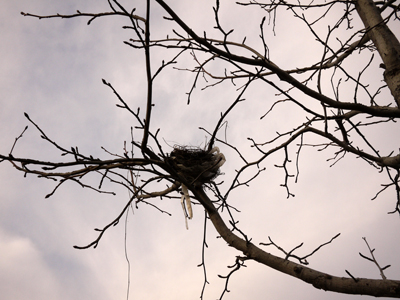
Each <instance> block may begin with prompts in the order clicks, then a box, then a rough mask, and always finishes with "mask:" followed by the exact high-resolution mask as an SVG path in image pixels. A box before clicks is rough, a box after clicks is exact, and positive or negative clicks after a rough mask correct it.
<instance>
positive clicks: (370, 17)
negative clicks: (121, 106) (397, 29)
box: [356, 0, 400, 107]
mask: <svg viewBox="0 0 400 300" xmlns="http://www.w3.org/2000/svg"><path fill="white" fill-rule="evenodd" d="M356 10H357V13H358V15H359V16H360V18H361V20H362V22H363V23H364V26H365V29H366V30H367V34H368V36H369V38H370V39H371V40H372V42H373V43H374V45H375V47H376V48H377V50H378V52H379V55H380V56H381V58H382V61H383V63H384V66H385V72H384V73H383V76H384V79H385V82H386V83H387V85H388V87H389V89H390V91H391V93H392V95H393V97H394V99H395V101H396V103H397V107H400V43H399V40H398V39H397V38H396V36H395V35H394V34H393V32H392V31H391V30H390V29H389V27H388V26H387V25H386V23H385V22H384V21H383V19H382V16H381V13H380V11H379V9H378V7H377V6H376V5H375V3H374V2H373V1H372V0H356Z"/></svg>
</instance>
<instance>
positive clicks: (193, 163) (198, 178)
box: [167, 146, 220, 185]
mask: <svg viewBox="0 0 400 300" xmlns="http://www.w3.org/2000/svg"><path fill="white" fill-rule="evenodd" d="M219 160H220V157H219V156H218V153H210V152H208V151H206V150H203V149H201V148H198V147H186V146H175V147H174V150H173V151H172V152H171V153H170V155H169V157H168V158H167V162H168V163H169V164H170V166H171V167H172V168H173V169H174V170H175V171H176V172H177V173H178V174H179V175H180V176H182V177H184V178H185V179H186V180H187V181H188V182H189V183H191V184H194V185H202V184H204V183H209V182H210V181H212V180H213V179H214V178H215V177H217V176H218V175H219V174H220V171H219V164H218V163H219Z"/></svg>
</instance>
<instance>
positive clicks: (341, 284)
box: [193, 188, 400, 298]
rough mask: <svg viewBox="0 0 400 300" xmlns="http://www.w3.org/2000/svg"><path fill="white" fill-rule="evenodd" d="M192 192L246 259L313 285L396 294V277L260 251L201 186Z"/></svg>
mask: <svg viewBox="0 0 400 300" xmlns="http://www.w3.org/2000/svg"><path fill="white" fill-rule="evenodd" d="M193 193H194V195H195V196H196V197H197V199H198V200H199V201H200V203H201V204H202V205H203V206H204V208H205V209H206V210H207V213H208V215H209V217H210V220H211V222H212V223H213V225H214V227H215V228H216V230H217V231H218V233H219V234H220V236H221V237H222V238H223V239H224V240H225V241H226V242H227V243H228V244H229V246H231V247H234V248H235V249H237V250H238V251H241V252H243V254H244V255H246V257H248V258H249V259H253V260H255V261H257V262H259V263H261V264H264V265H266V266H268V267H270V268H273V269H275V270H277V271H280V272H282V273H285V274H287V275H290V276H293V277H296V278H298V279H300V280H303V281H304V282H307V283H309V284H311V285H313V286H314V287H315V288H317V289H322V290H325V291H332V292H337V293H344V294H358V295H370V296H375V297H392V298H400V281H398V280H378V279H365V278H346V277H336V276H332V275H329V274H326V273H323V272H319V271H316V270H313V269H310V268H308V267H305V266H303V265H300V264H298V263H295V262H292V261H289V260H285V259H283V258H280V257H278V256H275V255H272V254H270V253H267V252H265V251H263V250H262V249H260V248H258V247H257V246H256V245H254V244H252V243H250V242H248V241H247V242H246V241H245V240H243V239H242V238H240V237H238V236H237V235H236V234H234V233H233V232H232V231H231V230H230V229H229V228H228V227H227V226H226V224H225V222H224V221H223V220H222V218H221V216H220V214H219V213H218V211H217V209H216V208H215V207H214V205H213V204H212V202H211V200H210V199H209V198H208V196H207V195H206V193H205V192H204V190H203V189H202V188H197V189H195V190H193Z"/></svg>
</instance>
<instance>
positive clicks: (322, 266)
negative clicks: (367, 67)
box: [0, 0, 400, 300]
mask: <svg viewBox="0 0 400 300" xmlns="http://www.w3.org/2000/svg"><path fill="white" fill-rule="evenodd" d="M135 2H137V3H135ZM142 2H143V1H123V2H121V3H124V4H125V5H126V6H127V7H133V5H138V6H137V8H138V9H137V12H136V13H137V14H138V15H143V8H142V6H143V3H142ZM169 3H171V5H172V7H173V8H175V9H176V11H177V12H178V13H179V14H181V15H182V16H183V17H184V18H185V20H187V22H188V23H189V24H190V26H191V27H192V28H193V29H194V30H196V31H198V32H199V33H202V32H203V30H207V32H213V31H212V30H213V29H212V27H213V24H212V20H213V11H212V6H213V4H214V2H213V1H208V0H207V1H190V3H189V1H178V0H174V1H170V2H169ZM153 7H154V21H153V23H152V28H153V31H152V37H154V38H162V37H165V34H166V33H167V29H168V27H164V26H163V24H164V23H163V22H165V21H162V19H161V18H160V17H161V16H162V15H163V14H162V12H161V9H160V8H159V7H157V6H156V4H153ZM76 10H80V11H81V12H102V11H109V10H110V9H109V7H108V4H107V1H93V0H86V1H82V0H74V1H69V0H68V1H55V0H52V1H51V0H47V1H46V0H29V1H28V0H19V1H3V3H2V9H1V10H0V14H1V16H0V32H1V34H0V39H1V42H0V54H1V55H0V57H1V58H0V59H1V68H0V78H1V80H0V90H1V97H0V103H1V109H0V122H1V126H0V137H1V143H0V153H2V154H7V153H9V151H10V149H11V147H12V145H13V143H14V141H15V138H16V137H17V136H19V135H20V133H21V132H22V131H23V129H24V128H25V126H26V125H29V128H28V130H27V131H26V132H25V133H24V136H23V138H21V139H20V140H19V141H18V143H17V144H16V146H15V149H14V151H13V154H14V156H18V157H30V158H35V159H43V160H58V159H60V153H59V152H57V150H56V149H54V147H52V145H50V144H49V143H46V141H44V140H43V139H41V138H40V134H39V132H38V131H37V130H36V129H35V128H34V126H32V125H31V124H30V123H29V122H28V120H27V119H26V118H25V117H24V113H25V112H26V113H27V114H29V116H30V118H31V119H32V120H34V121H35V122H36V123H37V124H38V125H40V127H41V128H42V129H43V130H44V131H45V133H46V134H47V135H48V136H49V137H51V138H52V139H54V140H55V141H57V143H59V144H60V145H63V146H64V147H66V148H69V147H75V146H78V147H79V149H80V151H81V152H82V153H86V154H91V155H93V156H94V157H100V158H109V157H110V156H109V155H108V154H107V153H106V152H105V151H104V150H102V147H104V148H105V149H107V151H109V152H111V153H119V154H121V153H123V147H124V141H128V142H129V140H130V134H131V133H130V127H131V126H135V125H136V124H135V120H134V118H133V117H132V116H131V115H130V114H129V113H128V112H127V111H125V110H123V109H120V108H118V107H117V106H116V104H118V100H117V99H116V97H115V96H114V95H113V93H112V92H111V91H110V89H108V88H107V87H106V86H104V85H103V84H102V79H103V78H104V79H105V80H107V81H108V82H111V83H112V84H113V86H114V87H115V88H116V89H117V90H118V92H119V93H120V94H121V95H122V96H123V97H124V99H125V100H126V101H127V103H129V105H131V106H132V107H133V108H136V107H139V106H143V105H144V104H145V99H146V89H145V87H146V81H145V73H144V69H143V67H144V64H143V53H142V52H140V51H138V50H134V49H132V48H131V47H129V46H127V45H125V44H124V43H123V41H124V40H129V38H132V37H133V33H132V32H131V31H129V30H123V29H122V28H121V27H122V26H124V25H129V23H127V21H125V20H123V19H121V18H117V17H108V18H100V19H98V20H95V21H93V23H92V24H91V25H90V26H87V25H86V23H87V19H85V18H75V19H67V20H64V19H63V20H61V19H45V20H38V19H35V18H31V17H23V16H22V15H21V14H20V12H21V11H24V12H29V13H33V14H35V13H37V14H43V15H45V14H54V13H65V14H71V13H74V12H75V11H76ZM262 16H263V12H262V11H261V10H258V9H256V8H246V9H243V7H237V6H234V5H229V6H228V5H225V4H222V5H221V24H223V26H225V27H226V28H235V32H234V33H233V34H232V36H233V38H234V39H236V40H237V41H240V42H241V41H242V40H243V36H244V35H248V39H247V41H248V43H249V44H250V45H252V46H254V47H258V49H260V47H261V43H260V41H259V39H258V35H259V23H260V20H261V18H262ZM353 19H354V25H358V26H359V25H360V24H359V21H358V20H357V16H356V15H353ZM288 20H290V22H292V23H290V22H289V21H288ZM267 21H268V20H267ZM288 24H290V26H289V25H288ZM299 24H301V23H296V21H293V19H286V15H284V14H283V11H282V14H281V13H279V14H278V15H277V21H276V27H275V32H276V36H275V35H274V34H273V30H272V26H271V25H270V26H269V27H266V30H265V31H266V37H267V41H268V45H269V48H270V56H271V59H272V60H273V61H274V62H276V63H277V64H278V65H280V66H282V68H294V67H302V66H306V65H307V63H310V62H314V61H315V57H316V55H317V57H319V56H318V55H319V54H320V50H321V49H320V48H319V47H317V46H316V47H310V46H309V45H311V44H309V43H308V42H306V41H313V37H312V36H311V35H310V34H309V32H308V31H307V30H306V28H305V27H304V25H299ZM319 29H320V30H321V32H324V30H326V27H324V26H323V25H321V28H319ZM214 32H215V31H214ZM346 34H348V33H346V32H345V33H344V35H346ZM396 34H397V36H399V32H396ZM215 36H217V37H220V36H218V33H215ZM152 57H153V58H154V61H153V63H154V64H153V66H152V67H153V70H155V69H156V67H157V65H159V64H160V63H161V61H162V60H163V59H165V60H167V59H168V58H171V57H172V54H170V53H169V52H168V53H165V52H164V50H163V49H155V50H154V51H153V52H152ZM365 59H366V58H365V57H364V58H362V59H361V60H360V61H358V60H357V59H355V60H354V61H353V63H352V64H351V66H352V67H353V68H354V70H352V71H354V72H358V71H357V70H359V68H360V66H362V64H363V63H365ZM367 60H368V59H367ZM379 63H380V61H379V58H378V57H376V58H375V59H374V61H373V64H375V66H377V65H379ZM185 66H186V68H187V67H188V66H193V59H192V58H191V57H190V56H186V57H183V58H182V60H180V62H179V64H178V65H177V66H176V67H178V68H179V67H181V68H185ZM210 70H211V71H213V72H219V73H221V72H222V71H221V69H219V66H218V65H217V64H215V65H212V66H210ZM376 70H380V71H382V69H379V68H375V71H371V72H369V73H368V72H367V73H366V74H365V75H363V76H366V77H367V78H366V79H367V81H368V82H369V81H370V82H371V85H373V84H375V85H377V86H379V85H381V84H382V82H381V79H382V74H381V73H378V72H376ZM193 78H194V75H193V74H192V73H190V72H185V71H177V70H173V69H172V68H169V69H167V70H166V71H165V72H164V73H162V74H161V75H160V76H159V77H158V78H157V80H156V81H155V91H154V102H155V107H154V110H153V112H154V114H153V119H152V129H153V130H154V129H156V128H161V131H160V136H161V137H162V139H161V141H162V146H163V149H164V150H165V151H166V152H169V151H171V150H172V146H173V145H175V144H180V145H191V146H204V144H205V142H206V139H207V136H206V134H205V132H204V131H202V130H199V129H198V128H199V127H200V126H202V127H204V128H206V129H208V130H212V129H213V128H214V126H215V124H216V122H217V121H218V118H219V115H220V113H221V112H223V111H225V110H226V109H227V107H228V106H229V105H230V103H231V102H232V101H233V100H234V99H235V98H236V97H237V95H238V91H237V87H235V86H232V85H231V84H230V83H223V84H221V85H219V86H217V87H215V88H207V89H205V90H201V88H202V87H205V85H206V83H204V81H200V82H199V84H198V87H197V88H196V90H195V92H194V93H193V95H192V99H191V103H190V105H187V104H186V103H187V95H186V93H187V92H188V91H189V90H190V88H191V86H192V83H193ZM327 78H328V79H326V78H325V81H323V83H322V86H323V88H324V89H326V91H327V93H328V94H329V93H331V90H330V88H329V87H330V82H329V77H327ZM343 86H344V93H346V92H348V93H349V94H351V93H353V92H352V91H351V88H350V90H349V89H348V88H347V87H346V83H343ZM276 93H277V92H276V91H274V90H273V89H272V88H270V87H264V86H262V85H257V84H255V85H254V88H250V89H249V91H248V92H247V93H246V94H245V95H244V98H246V100H245V101H244V102H243V103H241V104H240V106H239V107H238V109H236V110H234V111H233V112H232V114H231V115H230V116H229V117H228V119H227V120H228V123H227V124H228V125H227V128H226V131H225V129H224V132H221V133H220V136H219V137H220V138H221V139H226V140H227V141H228V142H229V143H232V144H235V145H237V147H238V149H240V150H241V151H242V153H243V154H244V155H245V156H246V157H247V158H248V159H249V160H250V161H252V160H255V159H256V158H257V157H258V153H257V152H256V151H254V149H251V148H250V142H249V141H248V140H247V137H252V138H255V139H258V140H261V141H266V140H268V139H271V138H273V137H274V136H275V134H276V132H285V131H287V130H290V129H292V128H293V126H295V125H296V124H300V123H301V122H304V120H305V119H304V114H302V112H301V111H299V110H298V109H297V108H293V107H292V106H290V105H289V104H287V103H282V104H281V105H279V106H278V107H277V108H276V109H275V110H274V112H273V113H272V114H271V115H270V116H269V117H268V118H264V119H262V120H260V117H261V116H262V115H263V114H265V113H266V111H267V110H268V108H269V107H270V106H271V104H272V103H273V101H274V99H276V98H275V94H276ZM384 96H385V94H384V92H383V97H384ZM398 132H399V128H398V125H397V127H396V126H393V125H390V124H382V125H379V126H376V127H374V128H373V129H371V130H368V129H365V134H366V135H367V136H368V137H369V138H370V140H371V141H372V142H373V143H374V145H377V147H378V148H379V150H380V151H382V153H386V154H389V153H390V152H391V151H393V150H394V151H397V150H396V149H398V148H399V146H398ZM140 134H141V132H140V131H138V130H134V137H135V139H140ZM218 146H219V147H220V149H221V151H222V152H223V153H224V155H225V157H226V160H227V161H226V163H225V165H224V166H223V167H222V171H223V173H224V174H223V175H221V177H219V178H218V180H221V181H222V180H223V181H224V182H225V183H226V184H225V185H222V186H221V189H222V190H223V189H226V188H227V184H229V182H230V180H232V178H233V175H234V174H235V170H237V169H238V168H240V166H241V165H240V163H241V162H240V159H238V157H237V155H236V154H235V152H234V151H233V150H232V149H229V148H227V147H224V146H223V145H221V144H219V145H218ZM290 150H291V154H290V156H291V159H292V160H293V161H294V160H295V151H297V150H296V148H295V147H293V148H290ZM333 154H334V150H330V149H328V150H327V151H317V150H316V149H315V148H311V147H304V149H303V150H302V153H301V155H300V164H299V167H300V174H299V180H298V182H297V183H294V181H293V180H292V181H290V189H291V192H293V193H294V194H295V195H296V196H295V197H294V198H293V197H291V198H289V199H287V197H286V191H285V189H284V188H282V187H281V186H280V184H281V183H282V182H283V180H284V173H283V172H282V170H281V169H279V168H275V167H274V164H280V163H282V162H283V159H284V156H283V154H282V153H277V154H275V155H273V156H272V157H271V158H270V159H269V160H267V161H266V162H265V163H264V165H263V167H265V168H266V171H264V172H263V173H262V175H260V176H259V177H258V178H257V179H255V180H254V181H253V182H252V184H251V185H250V187H248V188H247V187H242V188H240V189H237V191H235V192H234V193H232V195H231V196H230V198H229V201H230V202H229V203H230V204H232V205H234V206H235V207H236V208H238V209H239V210H240V211H241V212H240V213H237V214H235V217H237V219H238V220H240V223H239V224H240V226H241V227H240V228H241V229H242V230H243V231H245V232H247V233H248V234H249V236H251V238H253V241H254V243H256V244H258V243H260V242H264V243H265V242H268V237H271V239H272V240H273V241H274V242H276V243H277V244H278V245H280V246H281V247H283V248H285V249H292V248H294V247H295V246H297V245H299V244H300V243H302V242H304V246H303V247H302V248H300V249H299V252H298V255H305V254H308V253H310V252H312V251H313V250H314V249H315V248H316V247H318V246H319V245H320V244H322V243H325V242H327V241H329V240H330V239H331V238H332V237H333V236H335V235H336V234H338V233H341V235H340V237H339V238H337V239H336V240H335V241H334V242H333V243H331V244H330V245H327V246H325V247H323V248H322V249H321V250H320V251H318V252H317V253H316V254H315V255H314V256H312V257H311V258H310V259H309V263H310V265H309V267H311V268H315V269H317V270H319V271H322V272H326V273H329V274H332V275H335V276H347V274H346V272H345V270H348V271H349V272H350V273H352V274H353V275H354V276H355V277H365V278H376V279H379V278H380V275H379V270H378V269H377V268H376V267H375V265H374V264H373V263H371V262H368V261H366V260H364V259H362V258H361V257H360V256H359V252H361V253H363V254H364V255H368V249H367V247H366V245H365V242H364V240H363V239H362V238H363V237H366V238H367V241H368V242H369V244H370V246H371V247H372V248H375V249H376V250H375V252H374V254H375V256H376V258H377V259H378V262H379V263H380V264H381V266H385V265H387V264H390V265H391V267H390V268H389V269H387V270H386V271H385V274H386V276H387V277H388V278H389V279H399V278H400V257H399V255H398V253H399V250H400V242H399V238H400V230H399V229H400V220H399V217H398V215H395V214H391V215H390V214H387V213H388V212H389V211H392V210H393V208H394V205H395V194H394V192H393V190H391V191H386V192H384V193H382V194H381V195H380V196H379V197H378V198H377V199H376V200H374V201H371V198H373V197H374V196H375V194H376V193H377V192H378V191H379V190H380V189H381V184H383V183H387V178H386V177H385V174H382V173H379V172H377V171H376V170H375V169H374V168H372V167H371V166H369V165H368V164H367V163H366V162H365V161H363V160H361V159H356V158H355V157H353V156H351V155H347V156H346V157H345V158H343V159H342V160H341V161H339V162H338V163H337V164H336V165H335V166H333V167H330V165H331V164H332V162H331V161H327V159H329V158H330V157H332V156H333ZM289 168H290V170H291V171H292V172H296V167H295V165H294V164H293V163H292V164H291V165H290V166H289ZM250 175H251V174H249V176H250ZM0 182H1V192H0V293H1V295H2V297H3V299H13V300H22V299H30V300H36V299H59V300H70V299H98V300H105V299H127V296H128V297H129V299H199V297H200V293H201V289H202V286H203V282H204V275H203V269H202V268H201V267H198V265H199V264H200V263H201V262H202V242H203V227H204V211H203V210H202V209H201V207H199V206H198V205H196V206H195V207H194V218H193V219H192V220H190V221H189V230H187V229H186V228H185V220H184V217H183V212H182V209H181V206H180V203H179V200H178V199H172V200H169V199H164V200H163V201H159V200H157V201H156V202H154V203H155V204H157V205H158V206H159V207H160V208H162V209H165V210H166V211H168V212H169V213H170V214H171V216H168V215H167V214H163V213H160V212H159V211H157V210H156V209H154V208H153V207H151V206H149V205H141V206H139V208H138V209H135V210H134V211H133V212H132V211H130V212H129V215H128V218H127V221H126V222H125V221H124V222H120V223H119V224H118V225H117V226H115V227H112V228H111V229H110V230H108V231H107V232H106V234H105V235H104V236H103V238H102V240H101V241H100V243H99V245H98V247H97V248H96V249H92V248H90V249H87V250H77V249H74V248H73V246H74V245H79V246H83V245H87V244H89V243H90V242H92V241H93V240H94V239H95V238H96V237H97V234H96V231H94V229H95V228H102V227H103V226H105V225H106V224H108V223H109V222H111V221H112V220H113V219H114V218H115V217H116V216H117V215H118V213H119V212H120V210H121V209H122V208H123V207H124V205H125V203H126V202H127V201H128V199H129V194H128V192H127V191H126V190H123V189H121V188H119V187H116V186H113V185H111V184H105V187H104V188H105V189H106V190H113V191H115V192H116V196H111V195H107V194H99V193H96V192H95V191H92V190H90V189H85V188H82V187H80V186H78V185H77V184H74V183H66V184H64V185H62V186H61V187H60V188H59V189H58V190H57V192H56V193H55V194H54V195H53V196H52V197H50V198H45V196H46V195H47V194H49V193H50V192H51V191H52V190H53V189H54V187H55V183H54V182H53V181H50V180H46V179H43V178H37V177H35V176H33V175H28V176H27V177H24V176H23V174H22V173H20V172H17V171H16V170H15V169H14V168H13V167H12V165H11V164H9V163H7V162H3V163H1V164H0ZM86 182H87V183H91V184H93V185H94V186H97V185H98V182H99V178H98V177H95V176H92V177H89V178H88V179H87V181H86ZM124 220H125V219H124ZM207 244H208V248H207V249H206V250H205V262H206V267H207V279H208V282H209V284H208V285H207V287H206V290H205V297H204V299H218V298H219V297H220V295H221V293H222V291H223V289H224V285H225V281H224V280H223V279H221V278H219V277H218V275H227V274H228V273H229V272H230V270H231V269H229V268H228V267H227V266H229V265H232V264H233V263H234V262H235V257H236V255H240V253H238V252H237V251H235V250H234V249H231V248H229V247H228V246H227V245H226V243H225V242H224V241H222V240H221V239H219V238H217V233H216V231H215V230H214V229H213V228H212V225H211V224H210V223H207ZM266 250H267V251H270V252H271V253H273V254H277V255H280V254H279V251H277V250H276V249H273V248H271V247H270V248H266ZM246 266H247V267H245V268H242V269H240V270H239V271H238V272H237V273H235V274H234V276H233V277H232V278H231V280H230V282H229V290H230V293H227V294H226V295H225V296H224V299H227V300H237V299H265V298H269V299H274V300H280V299H291V298H293V297H296V299H300V300H302V299H321V298H322V299H329V300H334V299H360V298H361V296H349V295H339V294H335V293H331V292H324V291H320V290H316V289H315V288H313V287H312V286H309V285H307V284H305V283H303V282H301V281H299V280H297V279H295V278H291V277H289V276H286V275H284V274H280V273H278V272H277V271H274V270H272V269H269V268H267V267H265V266H262V265H260V264H258V263H255V262H246ZM128 282H129V284H128ZM362 298H363V299H364V298H368V297H367V296H364V297H362Z"/></svg>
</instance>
